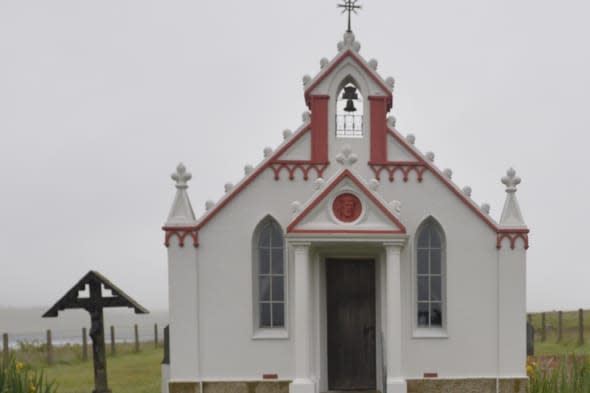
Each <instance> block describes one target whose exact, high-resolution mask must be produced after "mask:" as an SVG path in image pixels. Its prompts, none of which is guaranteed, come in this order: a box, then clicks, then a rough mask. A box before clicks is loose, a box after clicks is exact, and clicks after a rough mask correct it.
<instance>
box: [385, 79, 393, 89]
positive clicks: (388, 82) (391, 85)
mask: <svg viewBox="0 0 590 393" xmlns="http://www.w3.org/2000/svg"><path fill="white" fill-rule="evenodd" d="M385 84H386V85H387V87H389V88H390V89H391V90H393V88H394V87H395V79H393V77H392V76H388V77H387V79H385Z"/></svg>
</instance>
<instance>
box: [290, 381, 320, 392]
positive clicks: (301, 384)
mask: <svg viewBox="0 0 590 393" xmlns="http://www.w3.org/2000/svg"><path fill="white" fill-rule="evenodd" d="M289 393H315V384H314V383H313V382H312V381H311V380H309V379H295V380H294V381H293V382H291V384H290V385H289Z"/></svg>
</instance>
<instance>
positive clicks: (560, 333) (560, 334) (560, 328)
mask: <svg viewBox="0 0 590 393" xmlns="http://www.w3.org/2000/svg"><path fill="white" fill-rule="evenodd" d="M562 339H563V312H561V311H558V312H557V342H561V340H562Z"/></svg>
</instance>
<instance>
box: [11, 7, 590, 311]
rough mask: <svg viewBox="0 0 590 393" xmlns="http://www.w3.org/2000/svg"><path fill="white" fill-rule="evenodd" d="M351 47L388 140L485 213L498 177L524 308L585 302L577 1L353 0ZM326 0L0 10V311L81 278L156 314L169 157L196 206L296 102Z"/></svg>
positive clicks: (582, 44)
mask: <svg viewBox="0 0 590 393" xmlns="http://www.w3.org/2000/svg"><path fill="white" fill-rule="evenodd" d="M361 4H363V7H364V9H363V10H362V11H361V13H360V15H359V16H358V17H355V18H354V20H353V30H354V31H355V34H356V36H357V39H358V41H360V43H361V45H362V48H361V55H363V56H364V57H365V58H366V59H370V58H376V59H377V60H378V61H379V69H378V71H379V73H380V74H381V75H382V76H383V77H387V76H389V75H391V76H393V77H395V79H396V89H395V91H394V109H393V111H392V113H393V114H394V115H395V116H396V117H397V119H398V127H397V128H398V130H399V131H400V132H402V133H403V134H407V133H410V132H411V133H414V134H415V135H416V137H417V141H416V145H417V147H418V148H420V149H421V150H422V151H428V150H432V151H434V152H435V153H436V160H435V163H436V164H437V165H438V166H439V167H441V168H446V167H450V168H452V169H453V171H454V180H456V182H457V183H458V184H459V185H461V186H464V185H470V186H471V187H472V188H473V198H474V199H475V200H476V201H478V202H490V203H491V205H492V215H493V216H494V217H496V218H498V217H499V214H500V212H501V209H502V204H503V201H504V197H505V193H504V186H503V185H502V184H501V183H500V178H501V177H502V176H503V175H504V173H505V171H506V169H507V168H508V167H509V166H514V168H515V169H516V171H517V173H518V175H520V176H521V177H522V179H523V181H522V184H521V185H520V187H519V191H518V193H517V196H518V198H519V201H520V204H521V208H522V211H523V214H524V217H525V220H526V221H527V223H528V225H529V226H530V228H531V231H532V232H531V248H530V249H529V252H528V283H527V285H528V305H529V309H531V310H541V309H547V310H549V309H554V308H561V309H574V308H578V307H590V289H589V287H588V277H589V276H590V259H589V258H588V257H587V255H586V254H587V252H586V249H585V248H584V247H582V246H583V245H584V244H586V241H587V239H588V235H587V231H588V230H587V228H588V223H587V220H588V213H587V210H588V206H589V202H588V199H589V197H590V177H589V175H588V170H587V168H588V166H589V165H590V157H589V155H588V153H587V152H588V142H589V141H590V138H589V137H588V123H589V121H588V113H589V109H588V108H589V104H590V100H589V98H588V94H589V93H588V92H589V91H590V72H589V70H590V51H589V49H588V48H589V43H588V39H589V37H590V24H589V23H588V21H587V19H588V15H589V14H590V3H589V2H588V1H586V0H555V1H549V0H519V1H514V0H511V1H509V0H445V1H441V0H423V1H415V0H412V1H410V0H395V1H393V0H387V1H386V0H365V1H361ZM344 30H345V17H344V16H343V15H340V14H339V11H338V10H337V9H336V0H298V1H283V0H266V1H261V0H258V1H256V0H249V1H243V0H231V1H220V0H217V1H203V0H197V1H171V0H159V1H149V0H137V1H129V0H111V1H81V0H67V1H66V0H59V1H57V0H56V1H47V0H31V1H22V0H1V1H0V181H1V183H0V184H1V193H0V239H1V240H0V305H9V306H29V305H50V304H52V303H53V302H54V301H56V300H57V299H58V298H59V297H60V296H61V295H62V294H63V292H64V291H65V290H66V289H68V288H69V287H70V286H71V285H73V283H74V282H75V281H76V280H78V279H79V278H80V277H81V276H82V275H83V274H84V273H86V272H87V271H88V270H90V269H96V270H99V271H100V272H102V273H103V274H105V275H106V276H107V277H109V278H110V279H111V280H112V281H113V282H114V283H115V284H118V285H119V286H120V287H121V288H123V289H124V290H126V291H127V292H128V293H129V294H130V295H131V296H133V297H135V298H136V299H137V300H138V301H139V302H140V303H142V304H144V305H145V306H146V307H148V308H151V309H162V308H165V307H166V306H167V268H166V252H165V248H164V246H163V245H162V243H163V237H164V234H163V233H162V231H161V229H160V228H161V225H162V224H163V222H164V221H165V219H166V217H167V214H168V210H169V208H170V205H171V202H172V199H173V196H174V187H173V182H172V181H171V180H170V178H169V176H170V173H171V172H172V171H173V169H174V168H175V166H176V164H177V163H178V162H179V161H183V162H184V163H185V164H186V165H187V167H188V169H189V170H190V171H191V172H192V173H193V181H192V182H191V183H190V188H189V193H190V196H191V199H192V202H193V206H194V207H195V210H196V214H197V215H200V214H201V213H202V212H203V210H204V202H205V201H206V200H207V199H213V200H217V199H218V198H220V197H221V196H222V195H223V185H224V184H225V183H226V182H234V183H235V182H237V181H238V180H239V179H240V178H241V177H242V174H243V166H244V164H246V163H251V164H256V163H258V162H259V161H260V160H261V158H262V156H263V153H262V151H263V149H264V147H265V146H271V147H275V146H277V145H278V144H279V143H280V142H281V140H282V135H281V134H282V130H283V129H285V128H290V129H296V128H297V127H298V126H299V125H300V121H301V113H302V112H303V111H304V110H305V109H306V108H305V106H304V101H303V95H302V90H303V89H302V82H301V78H302V76H303V75H304V74H310V75H312V76H313V75H315V74H316V73H317V72H318V71H319V60H320V59H321V58H322V57H328V58H332V57H333V56H335V55H336V44H337V42H338V41H339V40H340V39H341V36H342V33H343V32H344Z"/></svg>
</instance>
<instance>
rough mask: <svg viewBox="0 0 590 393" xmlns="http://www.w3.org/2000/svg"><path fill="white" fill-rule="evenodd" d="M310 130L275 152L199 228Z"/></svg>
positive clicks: (296, 136) (308, 127)
mask: <svg viewBox="0 0 590 393" xmlns="http://www.w3.org/2000/svg"><path fill="white" fill-rule="evenodd" d="M309 130H310V125H309V124H308V125H307V126H306V127H305V128H303V129H302V130H301V131H299V132H298V133H297V134H295V135H293V137H292V138H291V139H290V140H289V141H288V142H287V143H285V145H283V146H282V147H281V148H280V149H278V150H277V151H275V152H274V153H273V155H272V156H271V157H270V158H269V159H268V161H266V163H265V164H264V165H261V166H260V167H259V168H258V169H257V170H256V171H254V172H253V173H252V174H251V175H250V176H249V177H248V178H246V179H245V180H244V181H243V182H242V183H240V184H239V185H238V186H237V187H236V188H234V190H233V191H232V192H231V193H230V194H228V195H227V196H226V197H225V198H224V199H223V201H221V203H219V204H218V205H216V206H215V207H214V208H213V209H212V210H211V211H210V212H209V213H208V214H207V215H206V216H205V217H203V218H202V219H201V221H200V222H199V223H198V228H197V229H201V228H203V227H204V226H205V225H206V224H207V223H208V222H209V221H210V220H211V219H212V218H213V217H215V216H216V215H217V213H219V212H220V211H221V210H222V209H223V208H224V207H225V206H226V205H227V204H228V203H229V202H231V201H232V200H233V199H234V198H235V197H236V196H237V195H238V194H239V193H240V192H242V190H244V189H245V188H246V187H248V186H249V185H250V183H252V182H253V181H254V180H255V179H256V178H257V177H258V176H260V174H261V173H262V172H264V171H265V170H266V169H267V168H269V167H270V165H271V164H272V162H273V161H275V160H276V159H277V158H278V157H280V156H281V155H283V154H284V153H285V152H286V151H287V150H289V148H291V146H293V145H294V144H295V143H296V142H297V141H298V140H299V139H301V138H302V137H303V135H305V134H306V133H307V132H309Z"/></svg>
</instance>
